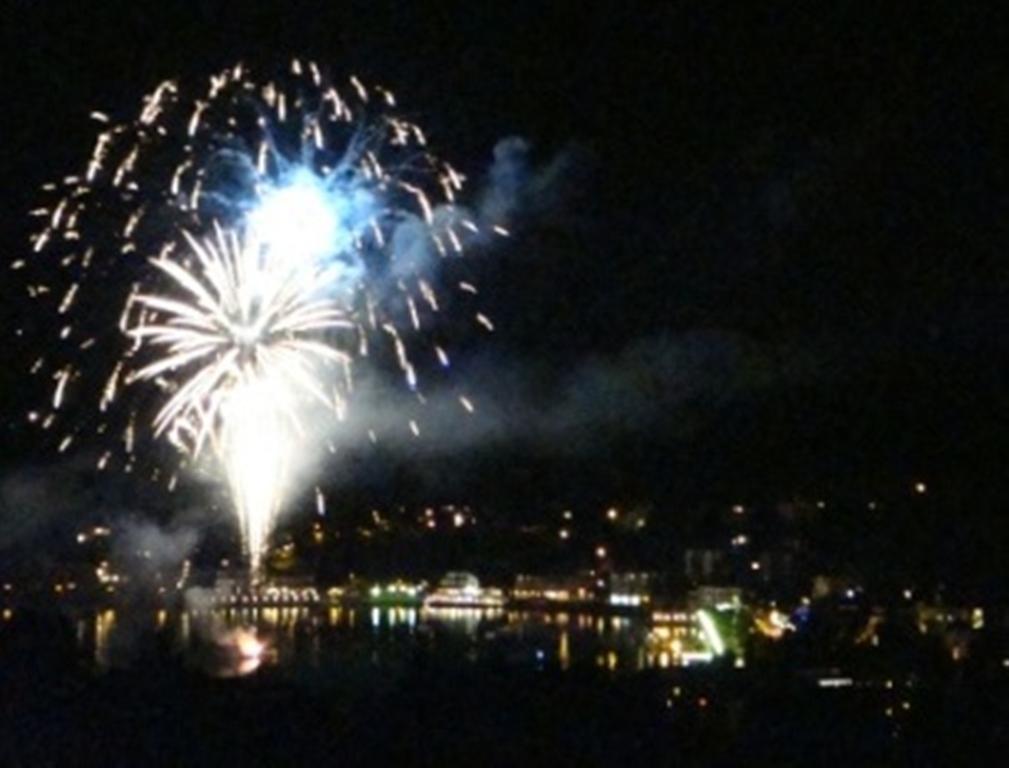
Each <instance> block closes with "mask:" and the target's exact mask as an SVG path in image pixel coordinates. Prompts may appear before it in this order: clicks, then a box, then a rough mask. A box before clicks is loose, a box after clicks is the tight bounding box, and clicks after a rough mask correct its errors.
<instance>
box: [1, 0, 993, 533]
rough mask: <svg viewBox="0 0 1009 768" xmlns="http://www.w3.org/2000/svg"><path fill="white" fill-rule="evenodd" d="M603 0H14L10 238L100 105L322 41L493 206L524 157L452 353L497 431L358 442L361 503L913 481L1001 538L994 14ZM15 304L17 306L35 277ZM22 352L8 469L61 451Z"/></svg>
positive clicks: (122, 109) (119, 109) (753, 493)
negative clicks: (512, 200) (417, 447)
mask: <svg viewBox="0 0 1009 768" xmlns="http://www.w3.org/2000/svg"><path fill="white" fill-rule="evenodd" d="M435 5H437V7H438V10H431V8H430V7H428V6H431V7H433V6H435ZM606 5H607V6H608V7H609V12H608V13H600V12H599V11H598V10H597V9H596V7H595V6H594V5H593V4H590V3H579V4H573V5H570V6H568V4H566V3H532V2H530V3H519V2H509V3H493V4H489V3H467V4H456V3H437V4H435V3H430V4H429V3H417V2H413V3H411V2H401V3H381V2H370V3H349V2H326V3H316V4H307V3H306V4H300V3H271V2H230V3H227V2H219V3H212V2H184V3H183V2H179V3H172V2H162V3H157V4H153V3H145V2H96V3H86V2H74V3H69V2H67V3H56V2H27V1H26V0H25V1H22V2H17V1H16V0H6V3H5V9H6V10H5V12H4V24H3V25H2V31H0V44H2V47H3V53H2V56H3V66H2V70H0V71H2V88H3V102H2V103H3V105H4V115H5V117H4V131H3V143H2V145H0V178H2V179H3V181H4V205H3V206H2V210H0V226H2V231H3V233H4V238H3V240H4V249H3V250H4V253H5V254H6V255H7V256H8V257H9V258H10V259H13V258H15V256H16V255H19V254H23V253H24V252H25V251H27V245H26V239H27V234H28V233H29V229H28V222H27V220H26V218H25V216H24V214H25V213H26V212H27V210H28V209H29V208H30V207H31V206H32V205H33V204H35V203H36V202H37V197H36V195H35V192H34V190H36V189H37V187H38V186H39V185H40V184H42V183H43V182H44V181H46V180H48V179H50V178H53V177H60V176H62V175H64V174H65V173H68V172H71V171H73V170H75V169H76V168H78V167H79V166H80V164H81V162H82V161H83V159H84V158H85V157H86V156H87V154H88V153H89V152H90V148H91V144H92V137H93V135H94V124H93V123H92V122H90V121H89V120H88V117H87V116H88V113H89V112H90V111H91V110H92V109H102V110H104V111H107V112H110V113H112V114H115V115H118V116H125V115H129V114H133V113H134V111H135V109H136V105H137V104H138V103H139V99H140V96H141V95H142V94H143V93H146V92H147V91H149V90H150V89H151V88H152V87H153V86H154V85H156V84H157V82H159V81H160V80H162V79H164V78H166V77H173V76H181V77H187V76H188V77H197V78H203V77H205V76H206V75H207V73H208V72H210V71H213V70H216V69H217V68H219V67H222V66H225V65H228V64H230V63H233V62H234V61H236V60H239V59H241V60H244V61H247V62H249V63H250V64H253V65H255V64H256V63H257V62H264V63H272V62H275V61H284V60H286V59H288V58H289V57H290V56H292V55H299V56H303V57H313V58H316V59H317V60H319V61H320V62H323V63H325V64H326V65H328V66H329V68H330V70H331V71H332V72H333V73H334V74H337V73H340V72H347V73H357V74H359V75H360V76H361V77H362V79H365V80H368V81H378V82H382V83H384V84H386V85H388V86H390V87H391V88H392V89H393V90H394V91H395V92H396V93H397V94H398V95H399V97H400V102H401V103H402V104H404V105H405V106H406V107H407V109H408V111H410V112H411V113H412V114H414V115H415V116H416V117H417V118H418V120H419V121H420V122H421V123H422V124H423V125H424V126H425V127H426V128H427V130H428V132H429V136H430V138H431V141H432V143H433V144H434V145H435V146H436V147H437V148H438V149H439V152H440V154H442V155H443V156H446V157H448V158H450V159H451V160H452V161H453V163H454V165H456V166H457V167H459V168H460V169H462V170H463V172H464V173H466V174H467V175H468V176H469V179H470V185H469V189H470V190H471V191H472V192H473V194H476V195H478V194H479V193H480V191H481V190H482V189H484V188H485V187H486V185H487V183H488V179H487V173H488V168H489V167H490V166H491V163H492V161H493V152H494V148H495V146H497V145H498V144H499V142H500V141H501V140H502V139H506V138H508V137H522V138H523V139H524V140H525V141H526V142H528V145H529V147H530V149H529V153H528V158H527V160H526V162H527V164H528V167H527V170H526V173H525V175H524V178H523V187H522V192H521V196H520V206H519V210H518V214H517V216H516V217H515V222H514V229H515V237H514V238H512V240H511V241H510V242H509V243H507V244H504V245H501V246H499V247H497V248H496V249H493V250H492V251H487V252H484V253H481V254H479V255H478V256H477V257H476V258H478V259H479V260H480V261H481V263H482V267H481V269H482V270H483V275H482V280H481V285H482V286H483V288H484V294H485V296H486V297H487V298H488V311H489V314H490V315H491V316H492V317H494V318H495V320H496V323H497V326H498V330H497V333H496V334H495V336H494V337H493V338H492V339H491V340H490V341H487V342H484V343H483V344H481V345H479V347H477V346H474V348H473V350H472V351H471V352H470V353H469V356H468V357H467V358H466V359H464V361H463V364H462V365H461V366H460V368H461V369H462V370H461V371H460V375H467V376H469V377H471V380H472V382H473V386H471V390H472V391H473V392H474V395H475V396H476V397H477V398H482V399H483V402H485V403H487V411H488V412H489V414H490V415H489V416H487V417H485V418H487V419H490V420H491V421H492V423H488V424H485V425H484V427H483V428H482V429H477V428H473V429H471V430H470V432H471V436H470V438H468V439H464V440H460V441H459V443H458V444H453V445H449V446H446V447H445V448H444V450H435V449H424V450H421V451H420V454H419V455H418V456H416V457H413V458H411V457H410V456H409V455H408V454H406V453H405V452H397V451H390V452H389V453H388V454H384V453H381V452H378V453H375V452H371V453H369V452H366V451H362V452H361V454H360V455H356V456H355V457H354V458H353V461H354V466H355V470H354V474H355V475H356V477H357V478H358V480H357V481H355V483H356V484H354V487H352V488H349V489H347V490H348V492H353V493H356V494H363V495H367V494H368V493H369V492H370V489H381V492H382V493H384V494H387V495H388V494H390V493H392V494H393V495H395V493H398V492H399V491H400V490H401V489H402V492H403V493H404V494H412V493H415V494H417V495H418V496H423V495H424V494H425V493H427V494H440V495H443V496H446V497H449V496H453V495H454V496H456V497H458V496H467V495H469V496H472V497H482V496H484V495H487V496H493V497H495V498H505V497H507V498H510V499H514V500H515V502H516V503H517V504H526V505H529V506H532V507H535V506H536V505H544V506H546V505H549V504H553V503H555V502H556V503H560V501H561V500H565V499H579V498H583V499H596V498H598V499H603V498H608V497H618V498H644V497H650V498H654V499H656V500H657V501H659V502H660V503H668V504H671V505H672V504H675V503H678V502H680V501H684V502H688V501H698V500H714V501H717V500H729V499H733V498H736V497H740V498H786V497H790V496H792V495H794V494H800V495H801V494H806V495H810V496H819V495H832V496H836V495H843V494H851V495H852V496H858V495H859V494H865V495H867V496H868V495H871V494H873V493H882V492H885V491H886V489H888V488H890V487H903V486H907V485H908V484H910V483H911V482H912V481H913V480H914V479H917V478H920V477H924V478H927V479H928V480H929V482H930V485H931V486H932V487H933V488H935V489H936V493H937V494H939V498H941V499H946V500H947V501H948V502H949V506H948V507H946V508H944V509H945V511H943V512H940V514H950V515H954V514H955V515H967V516H968V517H967V518H965V519H969V520H971V521H972V522H971V524H972V525H977V526H980V527H983V528H990V529H991V530H993V531H994V530H999V531H1001V522H1000V521H1001V520H1002V518H1003V516H1004V511H1005V506H1004V504H1003V503H1002V501H1001V499H1002V497H1003V496H1004V494H1005V493H1006V492H1007V491H1009V488H1007V485H1009V484H1007V483H1006V481H1005V480H1004V472H1003V470H1002V463H1003V458H1004V456H1005V453H1006V451H1005V448H1006V446H1007V441H1006V438H1005V437H1004V434H1005V432H1006V427H1007V426H1009V418H1007V417H1009V413H1007V408H1006V402H1007V400H1006V396H1005V394H1004V390H1005V385H1006V372H1007V371H1009V367H1007V365H1006V363H1007V361H1009V355H1007V353H1009V349H1007V338H1009V334H1007V330H1009V328H1007V325H1009V323H1007V316H1009V315H1007V309H1009V308H1007V302H1006V301H1005V296H1006V292H1007V288H1009V269H1007V266H1006V264H1007V262H1006V259H1005V254H1006V250H1007V249H1006V246H1007V244H1009V232H1007V222H1009V216H1007V213H1009V211H1007V204H1009V197H1007V187H1006V184H1005V181H1006V178H1005V175H1006V170H1005V169H1006V168H1007V167H1009V165H1007V160H1009V158H1007V156H1006V152H1005V149H1004V146H1006V145H1007V144H1006V142H1005V137H1006V135H1009V125H1007V118H1009V109H1007V107H1009V72H1007V67H1006V59H1005V48H1004V46H1001V45H999V44H998V41H997V40H996V39H995V35H994V33H993V32H994V30H995V29H996V28H997V27H998V26H999V24H998V19H995V18H993V17H991V15H985V14H984V13H981V12H980V11H977V10H975V9H974V7H973V6H972V5H969V4H968V5H963V6H960V7H957V8H955V11H954V12H953V13H951V14H949V15H945V14H941V13H939V12H934V13H933V14H932V15H930V16H928V17H919V16H907V15H904V14H902V13H897V12H894V13H886V12H883V11H878V10H877V11H873V12H872V13H871V14H866V13H865V12H864V11H865V10H866V8H865V4H843V3H827V2H807V3H794V4H790V7H789V4H771V5H773V6H775V7H770V5H769V4H766V3H752V4H739V3H725V2H703V3H702V2H698V3H665V4H661V5H660V4H657V3H656V4H652V3H644V2H637V3H636V2H631V3H610V4H606ZM845 5H847V6H848V7H847V8H844V7H843V6H845ZM312 6H315V7H314V8H313V7H312ZM490 6H493V7H490ZM498 6H500V7H498ZM777 6H780V7H777ZM3 290H4V291H6V292H8V293H5V298H4V303H3V306H4V311H5V313H6V318H5V322H6V323H8V324H10V323H12V322H14V320H15V319H16V316H17V314H18V313H19V312H23V311H25V304H24V302H23V301H22V300H21V299H20V298H16V297H17V296H18V295H19V292H20V291H21V290H22V287H21V286H19V285H18V284H17V283H16V281H10V280H7V281H4V288H3ZM10 349H13V350H15V352H14V353H13V354H11V355H9V357H19V356H20V353H19V352H17V351H16V350H17V346H16V345H13V346H12V347H10ZM26 363H27V361H26V360H24V359H6V360H4V365H3V369H4V370H3V375H2V380H0V384H2V388H3V401H4V404H5V413H4V415H5V416H6V417H7V420H8V422H9V423H10V424H17V429H16V430H15V429H14V428H13V427H11V426H8V429H7V433H8V434H9V435H10V439H9V440H7V442H6V445H7V448H6V450H5V452H4V454H3V463H4V466H5V467H6V468H7V470H6V471H8V472H9V473H14V472H18V471H20V468H22V467H24V466H26V465H29V464H30V465H32V466H34V467H38V466H40V465H41V466H45V465H46V463H47V462H52V463H55V459H53V458H51V456H49V458H47V455H48V454H46V453H45V452H44V451H43V450H42V449H41V448H40V447H38V446H36V445H35V443H34V442H33V438H32V437H31V436H30V435H28V436H26V435H24V434H23V430H22V429H21V425H22V423H23V417H22V414H23V403H24V402H25V400H26V398H27V397H28V396H29V395H30V394H31V392H30V389H31V387H32V386H35V385H34V384H29V383H28V382H27V381H26V380H25V379H24V378H23V377H22V376H21V375H20V374H19V373H18V369H21V368H23V367H24V366H25V364H26ZM390 487H391V488H393V489H394V490H393V491H390Z"/></svg>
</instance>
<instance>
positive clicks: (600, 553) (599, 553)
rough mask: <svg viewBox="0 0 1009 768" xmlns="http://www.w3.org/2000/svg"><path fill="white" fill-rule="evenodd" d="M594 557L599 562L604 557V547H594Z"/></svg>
mask: <svg viewBox="0 0 1009 768" xmlns="http://www.w3.org/2000/svg"><path fill="white" fill-rule="evenodd" d="M596 557H598V558H599V559H600V560H601V559H603V558H604V557H606V547H596Z"/></svg>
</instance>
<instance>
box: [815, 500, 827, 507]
mask: <svg viewBox="0 0 1009 768" xmlns="http://www.w3.org/2000/svg"><path fill="white" fill-rule="evenodd" d="M826 507H827V502H825V501H818V502H816V508H817V509H826Z"/></svg>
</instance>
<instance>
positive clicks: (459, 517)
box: [452, 512, 466, 528]
mask: <svg viewBox="0 0 1009 768" xmlns="http://www.w3.org/2000/svg"><path fill="white" fill-rule="evenodd" d="M465 522H466V518H465V517H464V516H463V514H462V512H456V513H455V514H454V515H452V524H453V525H455V527H456V528H461V527H462V525H463V523H465Z"/></svg>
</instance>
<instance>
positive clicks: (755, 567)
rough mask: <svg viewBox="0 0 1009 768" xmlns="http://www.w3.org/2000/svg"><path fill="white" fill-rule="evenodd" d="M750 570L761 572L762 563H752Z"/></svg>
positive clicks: (755, 561)
mask: <svg viewBox="0 0 1009 768" xmlns="http://www.w3.org/2000/svg"><path fill="white" fill-rule="evenodd" d="M750 570H751V571H759V570H760V562H759V561H757V560H754V561H752V562H751V563H750Z"/></svg>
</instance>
